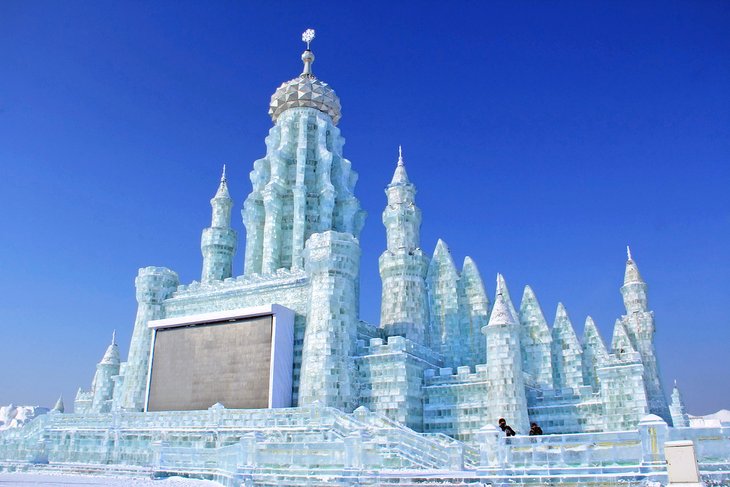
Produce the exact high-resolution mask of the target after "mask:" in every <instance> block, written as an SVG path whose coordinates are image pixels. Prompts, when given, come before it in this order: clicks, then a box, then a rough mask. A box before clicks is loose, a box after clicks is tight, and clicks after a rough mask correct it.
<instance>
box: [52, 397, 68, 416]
mask: <svg viewBox="0 0 730 487" xmlns="http://www.w3.org/2000/svg"><path fill="white" fill-rule="evenodd" d="M65 410H66V408H65V406H64V405H63V395H61V396H58V401H56V404H55V405H54V406H53V409H52V410H51V411H57V412H59V413H63V412H64V411H65Z"/></svg>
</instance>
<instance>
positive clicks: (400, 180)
mask: <svg viewBox="0 0 730 487" xmlns="http://www.w3.org/2000/svg"><path fill="white" fill-rule="evenodd" d="M409 183H410V181H409V180H408V174H407V173H406V165H405V163H404V162H403V148H402V147H401V146H400V145H399V146H398V163H397V164H396V166H395V172H394V173H393V179H392V180H391V181H390V184H391V186H392V185H396V184H409Z"/></svg>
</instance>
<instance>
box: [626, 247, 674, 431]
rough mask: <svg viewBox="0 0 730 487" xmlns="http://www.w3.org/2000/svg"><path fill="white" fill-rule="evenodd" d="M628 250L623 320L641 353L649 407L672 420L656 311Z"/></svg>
mask: <svg viewBox="0 0 730 487" xmlns="http://www.w3.org/2000/svg"><path fill="white" fill-rule="evenodd" d="M626 254H627V260H626V272H625V273H624V285H623V286H622V287H621V295H622V296H623V300H624V306H625V307H626V314H625V315H623V316H622V317H621V321H622V322H623V324H624V327H625V331H626V334H627V335H628V338H629V340H631V344H632V345H633V347H634V349H635V350H636V351H637V352H638V353H639V355H640V356H641V363H642V364H643V366H644V372H643V377H644V386H645V388H646V397H647V400H648V401H649V411H650V412H651V414H656V415H657V416H660V417H661V418H662V419H664V421H666V422H667V423H670V422H671V413H670V411H669V405H668V404H667V398H666V396H665V395H664V388H663V387H662V383H661V381H660V380H659V376H660V374H659V364H658V362H657V357H656V351H655V349H654V331H655V326H654V313H653V312H652V311H650V310H649V304H648V297H647V285H646V282H644V279H642V277H641V274H639V268H638V266H637V265H636V262H635V261H634V259H633V257H632V256H631V249H629V248H628V247H626Z"/></svg>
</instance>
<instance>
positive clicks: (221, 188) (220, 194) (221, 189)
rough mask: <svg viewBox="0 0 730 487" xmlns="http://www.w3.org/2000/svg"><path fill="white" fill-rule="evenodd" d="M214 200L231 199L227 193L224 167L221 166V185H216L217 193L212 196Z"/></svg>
mask: <svg viewBox="0 0 730 487" xmlns="http://www.w3.org/2000/svg"><path fill="white" fill-rule="evenodd" d="M213 199H214V200H218V199H228V200H230V199H231V195H230V194H229V193H228V180H227V179H226V165H225V164H223V174H221V183H220V184H219V185H218V191H216V192H215V196H213Z"/></svg>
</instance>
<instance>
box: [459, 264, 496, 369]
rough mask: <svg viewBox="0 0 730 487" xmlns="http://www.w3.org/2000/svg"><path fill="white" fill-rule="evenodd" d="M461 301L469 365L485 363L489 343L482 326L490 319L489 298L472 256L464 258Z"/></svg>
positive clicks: (460, 291)
mask: <svg viewBox="0 0 730 487" xmlns="http://www.w3.org/2000/svg"><path fill="white" fill-rule="evenodd" d="M459 301H460V303H461V306H462V320H464V326H462V329H463V330H464V331H465V332H466V333H467V336H466V339H467V341H468V343H469V360H468V362H467V365H476V364H484V363H486V359H487V348H486V347H487V344H486V342H485V340H484V336H483V335H482V328H483V327H485V326H486V325H487V323H488V321H489V298H488V297H487V292H486V291H485V290H484V283H483V282H482V276H481V275H480V274H479V269H477V265H476V264H475V263H474V261H473V260H472V258H471V257H468V256H467V257H466V258H464V265H463V267H462V269H461V278H460V279H459Z"/></svg>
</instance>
